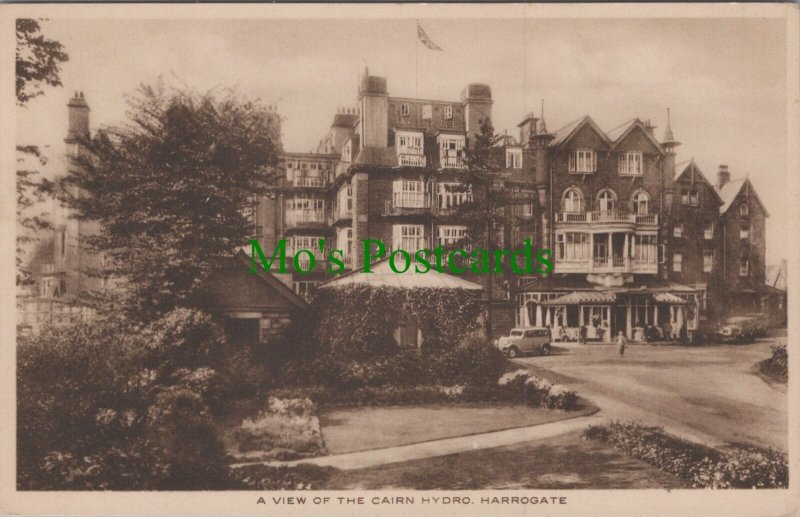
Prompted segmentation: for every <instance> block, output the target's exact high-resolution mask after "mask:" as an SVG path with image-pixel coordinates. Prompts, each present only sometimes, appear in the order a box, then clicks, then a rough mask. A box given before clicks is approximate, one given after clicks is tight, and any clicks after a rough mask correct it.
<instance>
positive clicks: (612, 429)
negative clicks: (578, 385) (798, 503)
mask: <svg viewBox="0 0 800 517" xmlns="http://www.w3.org/2000/svg"><path fill="white" fill-rule="evenodd" d="M584 437H585V438H587V439H593V440H598V441H601V442H604V443H608V444H611V445H612V446H613V447H614V448H616V449H618V450H621V451H622V452H624V453H625V454H627V455H629V456H632V457H634V458H638V459H640V460H643V461H644V462H646V463H649V464H650V465H653V466H655V467H658V468H659V469H661V470H663V471H665V472H669V473H671V474H674V475H676V476H678V477H680V478H682V479H685V480H687V481H689V482H690V483H692V486H693V487H695V488H786V487H788V484H789V463H788V458H787V456H786V454H783V453H781V452H779V451H775V450H773V449H766V450H765V449H761V448H758V447H752V446H750V447H736V448H732V449H729V450H724V451H720V450H717V449H714V448H712V447H707V446H704V445H700V444H696V443H692V442H688V441H685V440H681V439H680V438H677V437H675V436H672V435H669V434H667V433H665V432H664V431H663V429H661V428H660V427H648V426H644V425H641V424H638V423H634V422H614V423H612V424H609V425H607V426H591V427H589V428H588V429H587V430H586V431H584Z"/></svg>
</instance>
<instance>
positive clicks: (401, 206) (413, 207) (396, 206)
mask: <svg viewBox="0 0 800 517" xmlns="http://www.w3.org/2000/svg"><path fill="white" fill-rule="evenodd" d="M430 208H431V196H430V193H428V192H395V193H394V194H393V195H392V199H391V200H388V199H387V200H386V204H385V206H384V210H383V213H384V215H402V214H414V213H420V212H426V211H428V210H430Z"/></svg>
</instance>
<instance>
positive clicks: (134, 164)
mask: <svg viewBox="0 0 800 517" xmlns="http://www.w3.org/2000/svg"><path fill="white" fill-rule="evenodd" d="M128 107H129V111H128V121H127V123H126V124H125V125H121V126H118V127H111V128H108V129H104V130H101V131H98V132H97V134H96V135H95V137H94V138H91V139H90V138H87V139H85V140H84V141H83V142H82V144H83V145H82V149H83V152H81V153H79V154H78V156H77V157H75V158H74V162H75V163H74V166H73V167H72V168H71V170H70V171H69V173H68V174H67V175H66V176H65V177H63V178H62V179H61V180H60V188H58V189H55V190H56V191H57V192H60V196H61V199H62V200H63V201H64V202H65V203H66V204H67V205H68V206H70V207H72V208H73V209H74V210H75V212H76V216H77V217H79V218H81V219H83V220H89V221H97V222H99V223H100V224H99V226H100V231H99V234H97V235H95V236H92V237H91V238H89V239H87V242H86V244H87V245H88V246H89V248H90V249H92V250H95V251H100V252H103V253H104V254H105V256H106V259H107V260H106V263H107V264H110V268H109V271H107V272H106V273H110V274H113V275H114V276H117V277H123V278H125V279H126V292H127V295H126V300H125V304H124V306H125V308H126V312H127V313H128V314H129V315H130V316H132V317H134V318H136V319H141V320H144V321H147V320H149V319H152V318H154V317H156V316H158V315H159V314H163V313H165V312H167V311H169V310H171V309H172V308H174V307H178V306H189V307H201V306H203V305H204V300H205V298H204V289H203V284H204V280H205V278H206V275H207V274H208V273H209V272H210V271H211V270H212V269H213V267H214V265H215V262H216V261H217V259H219V258H221V257H226V256H229V255H230V254H231V253H232V252H233V251H234V250H235V248H236V247H238V246H242V245H244V244H245V242H246V238H247V237H249V235H248V233H249V230H250V223H249V221H250V213H249V212H250V210H252V207H251V203H249V201H250V200H252V199H253V198H254V197H255V196H258V195H261V194H263V193H264V192H266V189H267V186H268V183H269V181H270V174H271V171H272V170H273V169H272V167H273V166H274V165H276V164H277V159H278V153H279V151H280V149H279V146H280V144H279V124H278V120H277V115H276V114H274V113H272V112H269V111H268V110H267V109H265V108H264V107H263V106H261V105H260V104H259V103H258V102H251V101H248V100H246V99H243V98H241V97H240V96H239V95H238V94H237V93H236V92H235V91H227V92H224V93H222V94H216V93H214V92H209V93H206V94H203V95H200V94H197V93H194V92H191V91H180V90H167V88H165V87H164V86H163V85H161V84H159V85H157V86H155V87H152V86H141V87H140V88H139V90H138V91H137V94H136V95H134V96H132V97H130V98H129V99H128Z"/></svg>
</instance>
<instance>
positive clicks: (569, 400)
mask: <svg viewBox="0 0 800 517" xmlns="http://www.w3.org/2000/svg"><path fill="white" fill-rule="evenodd" d="M497 383H498V385H499V386H502V387H504V388H506V389H508V390H512V391H516V392H521V393H522V398H523V400H524V401H525V402H526V403H527V404H529V405H531V406H544V407H547V408H548V409H566V410H574V409H577V408H578V395H577V394H576V393H575V392H574V391H571V390H569V389H567V388H566V387H564V386H561V385H558V384H556V385H554V384H550V383H549V382H547V381H546V380H544V379H542V378H541V377H538V376H536V375H534V374H533V372H531V371H530V370H525V369H520V370H515V371H513V372H509V373H506V374H504V375H503V376H502V377H500V380H498V382H497Z"/></svg>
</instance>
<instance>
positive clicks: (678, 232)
mask: <svg viewBox="0 0 800 517" xmlns="http://www.w3.org/2000/svg"><path fill="white" fill-rule="evenodd" d="M672 236H673V237H675V238H676V239H682V238H683V223H675V226H674V227H673V228H672Z"/></svg>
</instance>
